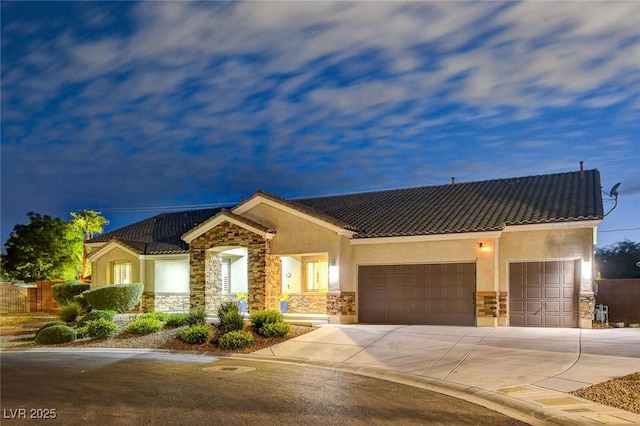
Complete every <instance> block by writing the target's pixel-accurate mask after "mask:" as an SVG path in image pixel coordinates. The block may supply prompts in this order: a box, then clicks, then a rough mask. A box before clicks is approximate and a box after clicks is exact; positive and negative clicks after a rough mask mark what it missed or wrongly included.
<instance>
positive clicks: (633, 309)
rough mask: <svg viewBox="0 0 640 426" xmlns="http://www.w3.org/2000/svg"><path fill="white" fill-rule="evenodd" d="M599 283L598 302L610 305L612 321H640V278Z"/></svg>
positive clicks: (599, 281)
mask: <svg viewBox="0 0 640 426" xmlns="http://www.w3.org/2000/svg"><path fill="white" fill-rule="evenodd" d="M597 283H598V291H597V294H596V303H597V304H603V305H605V306H608V307H609V321H610V322H626V323H631V322H640V278H629V279H618V280H598V281H597Z"/></svg>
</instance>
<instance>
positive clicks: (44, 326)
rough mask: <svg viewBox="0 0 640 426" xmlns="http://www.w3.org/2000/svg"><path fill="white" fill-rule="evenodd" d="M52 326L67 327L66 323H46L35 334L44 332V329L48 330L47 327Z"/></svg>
mask: <svg viewBox="0 0 640 426" xmlns="http://www.w3.org/2000/svg"><path fill="white" fill-rule="evenodd" d="M54 325H67V323H66V322H64V321H52V322H48V323H46V324H45V325H43V326H42V327H40V328H39V329H38V331H36V334H38V333H40V332H41V331H42V330H44V329H45V328H49V327H51V326H54Z"/></svg>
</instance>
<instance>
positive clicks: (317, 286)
mask: <svg viewBox="0 0 640 426" xmlns="http://www.w3.org/2000/svg"><path fill="white" fill-rule="evenodd" d="M302 261H303V265H304V266H303V274H304V278H303V279H304V284H305V291H327V290H328V289H329V261H328V260H327V259H326V258H318V257H305V258H303V260H302Z"/></svg>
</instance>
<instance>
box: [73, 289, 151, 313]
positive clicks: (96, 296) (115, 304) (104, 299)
mask: <svg viewBox="0 0 640 426" xmlns="http://www.w3.org/2000/svg"><path fill="white" fill-rule="evenodd" d="M143 291H144V284H142V283H129V284H111V285H107V286H104V287H99V288H95V289H93V290H88V291H85V292H84V293H82V295H83V296H84V298H85V299H87V301H88V302H89V304H90V305H91V306H93V307H94V308H95V309H101V310H109V309H112V310H114V311H117V312H120V313H124V312H129V311H130V310H132V309H133V308H134V307H135V306H136V305H137V304H138V303H139V302H140V299H141V298H142V292H143Z"/></svg>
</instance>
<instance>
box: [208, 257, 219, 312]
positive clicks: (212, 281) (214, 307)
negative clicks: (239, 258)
mask: <svg viewBox="0 0 640 426" xmlns="http://www.w3.org/2000/svg"><path fill="white" fill-rule="evenodd" d="M221 295H222V256H221V255H220V254H219V253H216V252H210V251H207V252H205V255H204V306H205V308H204V310H205V312H206V313H208V314H214V313H217V312H218V308H219V307H220V303H221Z"/></svg>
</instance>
